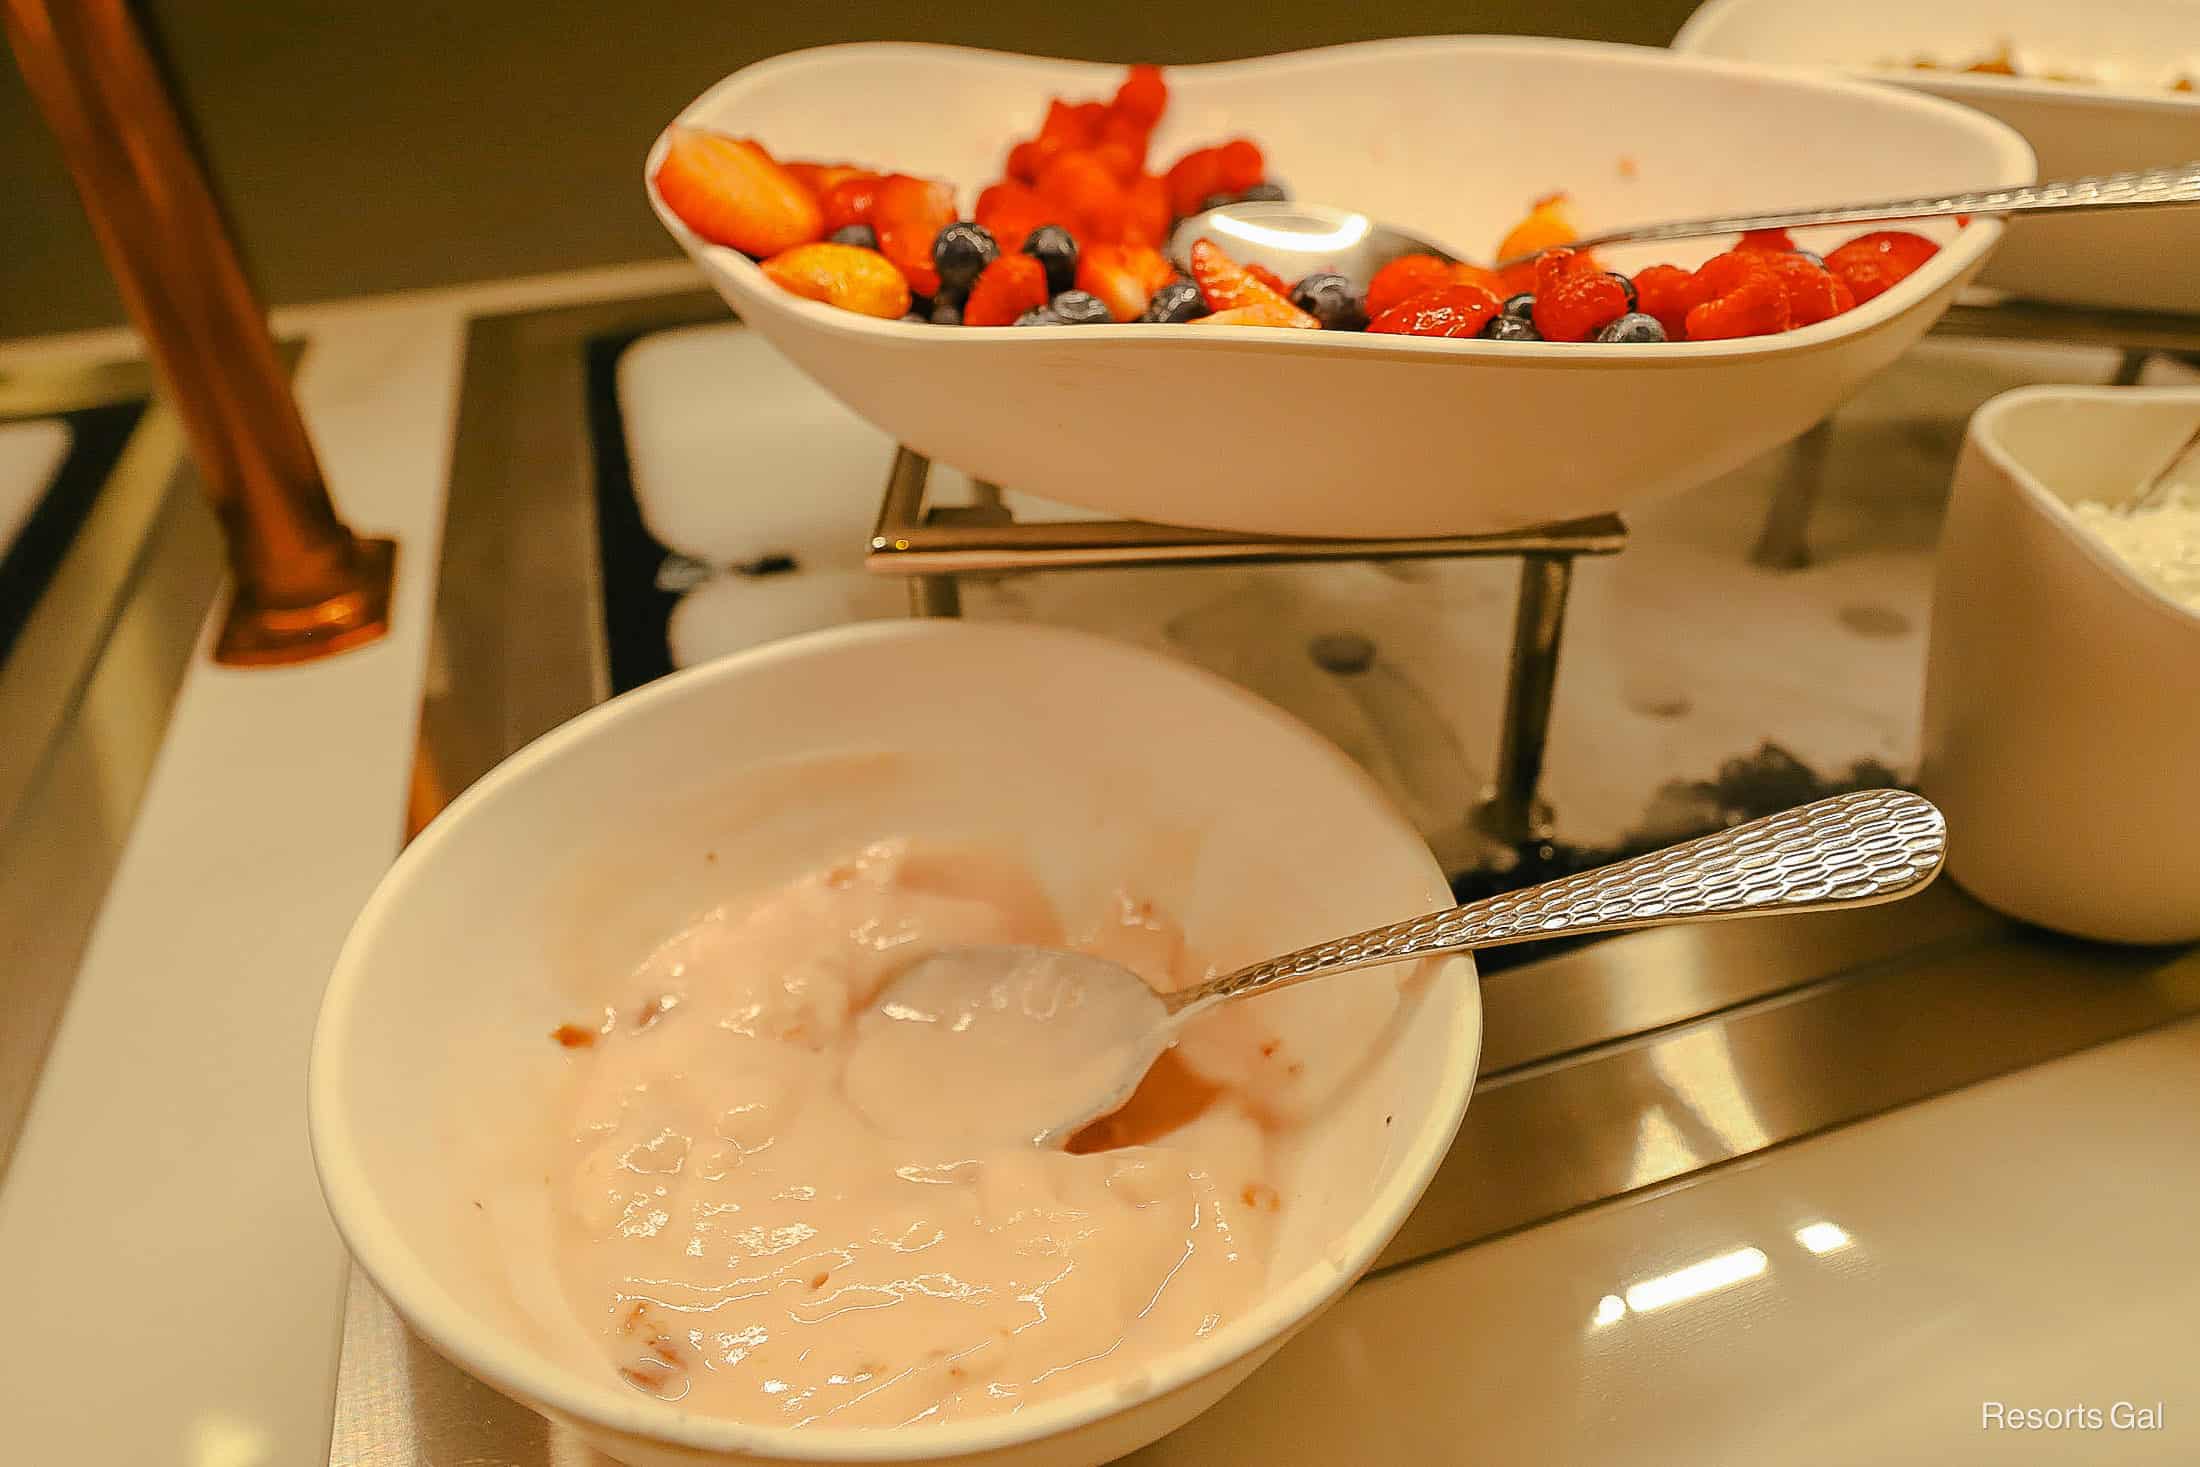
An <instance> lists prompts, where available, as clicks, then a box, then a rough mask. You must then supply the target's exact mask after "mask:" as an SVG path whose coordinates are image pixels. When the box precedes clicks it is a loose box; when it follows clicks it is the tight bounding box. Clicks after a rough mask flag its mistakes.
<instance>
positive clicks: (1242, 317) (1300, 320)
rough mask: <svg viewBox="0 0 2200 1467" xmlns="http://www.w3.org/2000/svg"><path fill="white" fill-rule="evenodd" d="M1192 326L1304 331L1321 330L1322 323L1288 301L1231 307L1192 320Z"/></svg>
mask: <svg viewBox="0 0 2200 1467" xmlns="http://www.w3.org/2000/svg"><path fill="white" fill-rule="evenodd" d="M1191 324H1192V325H1194V326H1288V327H1291V328H1293V329H1295V330H1300V331H1304V330H1306V329H1307V328H1308V327H1312V328H1313V329H1314V330H1316V331H1319V330H1321V325H1322V323H1321V322H1319V321H1317V320H1315V319H1314V318H1313V317H1312V316H1309V315H1307V314H1306V312H1304V311H1302V310H1300V309H1299V308H1298V307H1297V306H1294V305H1292V304H1291V303H1290V302H1289V301H1276V302H1272V303H1271V302H1261V303H1258V304H1255V305H1249V306H1232V307H1231V308H1230V309H1229V310H1227V311H1216V312H1214V313H1213V314H1212V315H1207V316H1201V317H1199V318H1198V319H1196V320H1194V321H1193V322H1192V323H1191Z"/></svg>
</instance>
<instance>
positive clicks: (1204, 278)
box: [1192, 239, 1321, 326]
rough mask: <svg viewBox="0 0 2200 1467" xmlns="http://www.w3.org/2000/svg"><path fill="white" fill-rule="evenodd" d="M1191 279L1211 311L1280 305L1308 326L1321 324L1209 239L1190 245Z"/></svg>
mask: <svg viewBox="0 0 2200 1467" xmlns="http://www.w3.org/2000/svg"><path fill="white" fill-rule="evenodd" d="M1192 279H1193V280H1195V281H1197V282H1198V283H1199V292H1200V294H1201V295H1203V296H1205V297H1206V298H1207V304H1208V306H1209V307H1210V308H1211V309H1213V310H1215V311H1232V310H1236V309H1237V308H1238V307H1239V306H1280V307H1282V308H1283V309H1284V310H1287V311H1291V312H1293V313H1294V314H1296V315H1300V316H1305V317H1306V320H1307V322H1308V323H1309V324H1311V325H1314V326H1319V325H1321V322H1319V321H1317V320H1315V319H1314V318H1313V317H1312V316H1308V315H1307V313H1306V312H1304V311H1301V310H1299V308H1298V307H1297V306H1294V305H1292V304H1291V302H1290V301H1288V300H1286V299H1284V296H1283V293H1282V292H1281V291H1277V290H1274V289H1271V288H1270V287H1268V286H1267V285H1264V284H1262V283H1261V282H1260V281H1259V280H1258V279H1256V278H1255V277H1254V276H1253V275H1252V274H1251V273H1250V272H1248V271H1247V270H1246V269H1245V268H1244V267H1243V266H1241V265H1239V264H1238V263H1237V261H1235V260H1233V259H1231V258H1230V257H1229V256H1228V255H1226V254H1224V253H1223V252H1222V249H1221V247H1220V246H1218V245H1217V244H1216V243H1215V242H1214V241H1213V240H1211V239H1203V240H1200V241H1199V242H1198V243H1197V244H1194V245H1193V246H1192ZM1292 324H1294V325H1296V324H1297V323H1296V322H1293V323H1292Z"/></svg>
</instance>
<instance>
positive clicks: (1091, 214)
mask: <svg viewBox="0 0 2200 1467" xmlns="http://www.w3.org/2000/svg"><path fill="white" fill-rule="evenodd" d="M1036 187H1037V188H1038V191H1039V195H1040V197H1041V198H1044V199H1045V200H1046V201H1047V202H1048V203H1050V204H1053V205H1054V206H1055V207H1056V208H1057V210H1058V211H1060V212H1061V213H1062V214H1064V215H1065V216H1066V218H1065V219H1064V221H1063V222H1064V223H1066V224H1067V225H1068V226H1069V231H1070V233H1072V234H1074V235H1076V236H1077V238H1078V241H1079V242H1080V243H1084V242H1088V241H1089V242H1091V243H1094V244H1113V243H1115V242H1116V241H1118V240H1120V239H1122V237H1123V231H1124V229H1125V228H1126V227H1127V226H1128V225H1129V223H1130V208H1131V206H1130V195H1129V194H1128V193H1127V192H1126V191H1125V190H1124V188H1123V185H1122V184H1121V183H1119V182H1117V181H1116V177H1115V174H1114V173H1113V172H1111V171H1110V170H1109V168H1108V166H1107V164H1106V163H1104V162H1103V161H1101V159H1100V157H1099V156H1098V155H1097V154H1095V153H1091V152H1084V151H1073V152H1068V153H1064V154H1062V155H1061V156H1060V157H1058V158H1056V159H1055V160H1054V161H1053V162H1052V163H1049V164H1048V165H1047V168H1046V172H1044V173H1042V174H1040V175H1039V182H1038V184H1037V185H1036Z"/></svg>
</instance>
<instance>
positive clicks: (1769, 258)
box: [1635, 254, 1856, 329]
mask: <svg viewBox="0 0 2200 1467" xmlns="http://www.w3.org/2000/svg"><path fill="white" fill-rule="evenodd" d="M1765 263H1766V264H1768V265H1770V266H1771V267H1772V273H1773V274H1775V275H1777V276H1779V277H1780V288H1781V289H1782V290H1784V291H1786V292H1787V303H1788V325H1789V328H1790V329H1793V328H1795V327H1799V326H1815V325H1817V324H1818V323H1819V322H1820V321H1824V320H1828V319H1830V318H1832V317H1834V316H1838V315H1840V314H1841V313H1842V312H1843V311H1846V310H1848V309H1850V308H1851V307H1853V306H1854V305H1855V304H1856V296H1855V294H1854V293H1853V292H1852V291H1850V289H1849V288H1848V286H1847V285H1846V284H1844V283H1843V282H1842V281H1841V280H1840V279H1839V278H1838V277H1837V276H1835V275H1833V274H1832V273H1831V272H1830V271H1828V270H1827V269H1825V267H1823V266H1821V265H1819V264H1816V263H1815V262H1813V261H1811V260H1809V259H1807V258H1805V257H1804V256H1802V255H1796V254H1768V255H1766V256H1765ZM1635 289H1636V290H1638V291H1639V290H1641V289H1642V282H1641V280H1640V279H1639V278H1638V279H1637V280H1636V282H1635Z"/></svg>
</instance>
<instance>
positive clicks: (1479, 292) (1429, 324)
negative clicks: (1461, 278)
mask: <svg viewBox="0 0 2200 1467" xmlns="http://www.w3.org/2000/svg"><path fill="white" fill-rule="evenodd" d="M1504 309H1505V302H1504V301H1503V300H1501V299H1500V298H1499V297H1498V294H1497V292H1496V291H1494V290H1491V289H1489V288H1488V287H1486V286H1481V285H1439V286H1437V287H1436V288H1435V289H1434V290H1425V291H1422V292H1421V293H1420V294H1419V295H1416V296H1413V297H1411V298H1410V299H1408V300H1405V301H1402V302H1400V303H1399V304H1398V305H1395V306H1393V307H1391V308H1390V309H1389V310H1387V311H1385V312H1383V314H1381V315H1380V316H1377V317H1376V318H1375V319H1374V320H1372V321H1370V322H1368V324H1367V329H1368V330H1369V331H1372V332H1376V333H1378V334H1380V335H1385V336H1454V337H1456V336H1479V335H1481V334H1482V328H1483V327H1484V326H1486V325H1488V324H1489V321H1490V318H1491V317H1493V316H1496V315H1497V314H1498V313H1500V312H1501V311H1503V310H1504Z"/></svg>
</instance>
